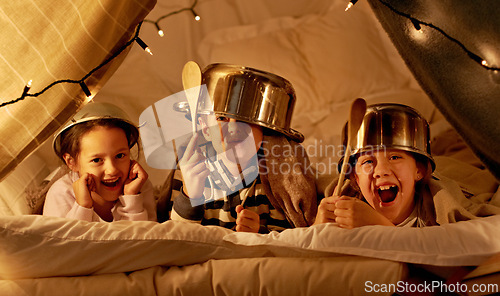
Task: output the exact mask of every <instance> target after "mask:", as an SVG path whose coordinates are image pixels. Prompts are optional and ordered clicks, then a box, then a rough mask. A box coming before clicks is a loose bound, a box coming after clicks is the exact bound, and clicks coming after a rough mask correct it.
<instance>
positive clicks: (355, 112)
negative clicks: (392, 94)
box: [333, 98, 366, 196]
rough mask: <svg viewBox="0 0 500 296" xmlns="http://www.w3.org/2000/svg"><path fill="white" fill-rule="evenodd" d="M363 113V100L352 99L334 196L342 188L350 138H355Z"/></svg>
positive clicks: (348, 155)
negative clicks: (344, 146) (342, 157)
mask: <svg viewBox="0 0 500 296" xmlns="http://www.w3.org/2000/svg"><path fill="white" fill-rule="evenodd" d="M365 113H366V102H365V100H363V99H361V98H359V99H356V100H354V102H352V104H351V111H350V113H349V121H348V122H347V145H346V148H345V149H346V150H345V153H344V161H343V162H342V168H341V170H340V175H339V180H338V183H337V187H335V191H334V192H333V195H334V196H339V195H340V190H341V189H342V185H343V184H344V178H345V173H346V170H347V166H348V165H349V157H351V151H352V147H351V143H352V139H353V138H355V137H356V135H357V134H358V130H359V128H360V126H361V123H363V118H364V117H365Z"/></svg>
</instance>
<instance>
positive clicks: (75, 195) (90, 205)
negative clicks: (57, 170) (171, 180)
mask: <svg viewBox="0 0 500 296" xmlns="http://www.w3.org/2000/svg"><path fill="white" fill-rule="evenodd" d="M138 138H139V130H138V129H137V127H136V126H135V125H134V124H133V123H132V122H131V121H129V120H128V118H127V115H126V114H125V113H124V112H123V110H121V109H120V108H118V107H117V106H115V105H112V104H107V103H90V104H87V105H86V106H84V107H83V108H82V109H81V110H80V111H79V112H78V113H77V114H75V116H74V117H73V119H72V120H71V121H70V122H69V123H68V124H67V125H66V126H65V127H63V128H62V129H61V130H60V131H59V132H58V133H57V134H56V136H55V139H54V143H53V147H54V151H55V153H56V154H57V156H58V157H59V158H60V159H61V160H62V161H63V162H64V163H65V164H66V165H67V167H68V168H69V169H70V170H71V171H70V172H69V173H67V174H66V175H64V176H63V177H61V178H60V179H58V180H57V181H55V182H54V184H53V185H52V186H51V187H50V189H49V191H48V192H47V196H46V200H45V204H44V209H43V214H44V215H47V216H57V217H66V218H72V219H79V220H85V221H108V222H109V221H116V220H152V221H155V220H156V206H155V201H154V197H153V190H152V189H153V188H152V185H151V182H149V181H148V174H147V173H146V171H145V170H144V169H143V168H142V167H141V165H140V164H139V163H138V162H136V161H134V160H131V158H130V149H131V148H132V147H133V146H134V145H135V144H136V143H137V140H138Z"/></svg>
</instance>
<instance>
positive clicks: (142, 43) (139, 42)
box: [135, 37, 153, 55]
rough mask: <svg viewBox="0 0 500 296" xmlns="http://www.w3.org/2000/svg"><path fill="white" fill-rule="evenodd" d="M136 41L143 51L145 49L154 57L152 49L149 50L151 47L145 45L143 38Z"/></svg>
mask: <svg viewBox="0 0 500 296" xmlns="http://www.w3.org/2000/svg"><path fill="white" fill-rule="evenodd" d="M135 41H136V42H137V44H139V45H140V46H141V47H142V49H144V51H145V52H147V53H149V54H150V55H153V52H152V51H151V49H149V47H148V46H147V45H146V43H144V41H142V39H141V38H139V37H137V39H135Z"/></svg>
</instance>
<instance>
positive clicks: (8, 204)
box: [0, 154, 49, 216]
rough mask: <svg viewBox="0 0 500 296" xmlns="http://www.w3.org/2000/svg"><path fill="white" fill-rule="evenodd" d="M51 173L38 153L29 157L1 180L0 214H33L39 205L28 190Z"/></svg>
mask: <svg viewBox="0 0 500 296" xmlns="http://www.w3.org/2000/svg"><path fill="white" fill-rule="evenodd" d="M48 174H49V169H48V168H47V166H46V164H45V162H44V161H43V160H42V159H41V158H40V157H38V156H37V155H36V154H32V155H30V156H29V157H27V158H26V159H25V160H24V161H23V162H21V164H20V165H19V166H17V167H16V168H15V169H14V170H13V171H12V172H11V173H10V174H9V175H8V176H7V177H6V178H5V179H4V180H2V181H1V182H0V215H1V216H3V215H23V214H31V213H33V211H34V209H35V208H36V207H37V205H39V202H40V201H39V200H38V199H36V198H35V197H34V196H31V197H32V198H30V196H29V194H27V191H28V190H30V189H32V188H35V187H37V186H38V185H39V184H41V182H42V180H43V178H45V177H46V176H47V175H48Z"/></svg>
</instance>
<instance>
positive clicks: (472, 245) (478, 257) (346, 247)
mask: <svg viewBox="0 0 500 296" xmlns="http://www.w3.org/2000/svg"><path fill="white" fill-rule="evenodd" d="M499 223H500V215H496V216H491V217H486V218H479V219H475V220H469V221H462V222H457V223H452V224H446V225H442V226H431V227H424V228H413V227H387V226H365V227H359V228H355V229H351V230H348V229H342V228H339V227H337V226H336V225H335V224H333V223H330V224H320V225H315V226H311V227H309V228H295V229H287V230H284V231H283V232H281V233H277V232H272V233H270V234H268V235H262V234H250V233H231V234H229V235H227V236H225V237H224V239H225V240H226V241H229V242H232V243H235V244H239V245H243V246H249V247H251V246H254V247H258V246H267V247H268V248H269V249H270V250H274V251H276V250H281V249H283V248H285V247H288V248H298V249H301V250H304V251H316V252H327V253H329V252H331V253H340V254H350V255H359V256H366V257H372V258H379V259H387V260H394V261H399V262H407V263H416V264H426V265H436V266H477V265H479V264H480V263H481V262H483V261H484V260H486V259H488V258H490V257H491V256H493V255H495V254H497V253H499V252H500V230H499V228H498V225H499ZM271 246H273V247H274V248H275V249H271ZM278 247H279V248H278Z"/></svg>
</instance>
